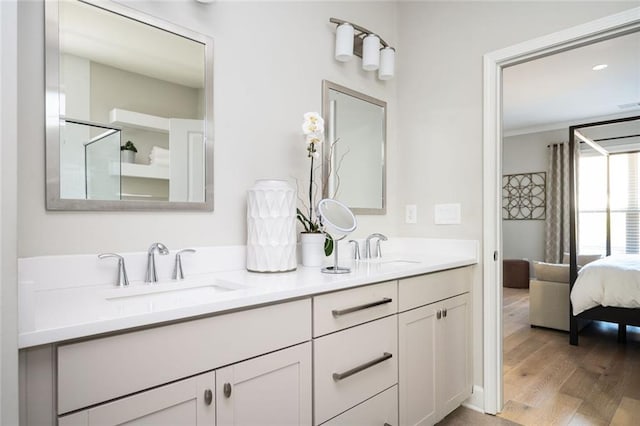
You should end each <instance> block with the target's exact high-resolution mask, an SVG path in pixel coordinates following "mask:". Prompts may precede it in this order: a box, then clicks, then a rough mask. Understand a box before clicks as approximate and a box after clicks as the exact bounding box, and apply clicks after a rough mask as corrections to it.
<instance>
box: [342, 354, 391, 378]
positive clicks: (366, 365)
mask: <svg viewBox="0 0 640 426" xmlns="http://www.w3.org/2000/svg"><path fill="white" fill-rule="evenodd" d="M392 357H393V355H391V354H390V353H389V352H385V353H384V355H382V356H381V357H380V358H376V359H374V360H371V361H369V362H366V363H364V364H362V365H359V366H357V367H354V368H352V369H351V370H347V371H345V372H344V373H333V380H335V381H336V382H337V381H340V380H342V379H346V378H347V377H349V376H353V375H354V374H356V373H359V372H361V371H363V370H366V369H367V368H369V367H373V366H374V365H376V364H380V363H381V362H384V361H386V360H388V359H390V358H392Z"/></svg>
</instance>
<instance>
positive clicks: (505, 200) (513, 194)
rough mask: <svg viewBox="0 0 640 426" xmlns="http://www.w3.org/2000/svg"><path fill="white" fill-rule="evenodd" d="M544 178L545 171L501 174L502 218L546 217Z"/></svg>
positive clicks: (531, 218) (534, 218) (536, 218)
mask: <svg viewBox="0 0 640 426" xmlns="http://www.w3.org/2000/svg"><path fill="white" fill-rule="evenodd" d="M546 180H547V174H546V173H545V172H538V173H520V174H516V175H504V176H502V218H503V219H506V220H544V219H546V213H547V209H546V204H547V202H546V198H547V195H546V194H547V192H546Z"/></svg>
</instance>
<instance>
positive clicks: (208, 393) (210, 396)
mask: <svg viewBox="0 0 640 426" xmlns="http://www.w3.org/2000/svg"><path fill="white" fill-rule="evenodd" d="M212 401H213V392H211V389H207V390H205V391H204V403H205V404H206V405H211V402H212Z"/></svg>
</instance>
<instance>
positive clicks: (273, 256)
mask: <svg viewBox="0 0 640 426" xmlns="http://www.w3.org/2000/svg"><path fill="white" fill-rule="evenodd" d="M295 221H296V193H295V190H294V189H293V188H292V187H291V186H290V185H289V184H288V183H287V181H286V180H278V179H264V180H257V181H256V183H255V185H253V187H252V188H251V189H249V190H248V191H247V269H248V270H249V271H253V272H284V271H293V270H295V269H296V266H297V259H296V222H295Z"/></svg>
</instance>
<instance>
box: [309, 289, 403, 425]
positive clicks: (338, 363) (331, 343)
mask: <svg viewBox="0 0 640 426" xmlns="http://www.w3.org/2000/svg"><path fill="white" fill-rule="evenodd" d="M313 303H314V341H313V353H314V368H313V377H314V423H315V424H316V425H319V424H322V423H324V422H326V421H328V420H330V419H333V420H332V421H333V422H334V423H335V424H349V423H350V422H355V423H351V424H371V422H370V420H375V418H376V416H378V417H380V416H382V417H386V418H387V419H388V420H385V421H384V422H382V423H381V425H382V424H384V423H388V424H391V425H396V424H397V418H398V414H397V403H396V404H393V403H391V402H392V401H393V400H394V398H393V397H392V396H389V395H391V394H393V393H395V392H394V391H391V393H385V391H387V390H389V389H391V388H393V389H395V386H396V384H397V383H398V318H397V281H390V282H385V283H381V284H374V285H369V286H365V287H359V288H356V289H350V290H344V291H339V292H334V293H329V294H324V295H320V296H316V297H314V299H313ZM336 330H337V331H336ZM330 331H333V332H330ZM327 332H330V333H328V334H324V333H327ZM381 393H384V394H385V397H384V398H382V399H381V401H382V402H383V403H384V405H383V406H379V407H378V409H379V410H380V411H379V412H377V413H374V412H368V408H366V407H369V406H370V404H373V403H367V401H368V400H370V399H371V398H373V397H375V396H376V395H378V394H381ZM390 401H391V402H390ZM363 404H364V405H363ZM336 416H339V418H336ZM372 416H373V417H372ZM345 419H346V420H345ZM356 419H360V420H362V423H360V422H356ZM345 422H346V423H345Z"/></svg>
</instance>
